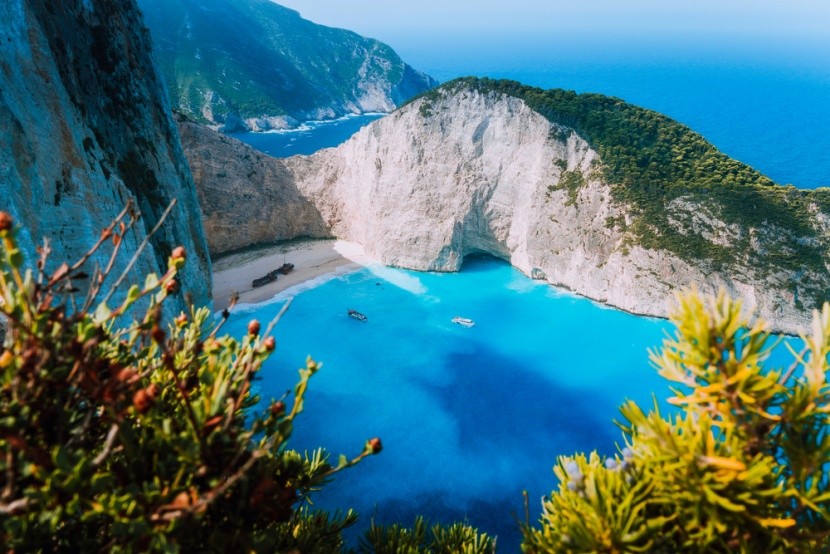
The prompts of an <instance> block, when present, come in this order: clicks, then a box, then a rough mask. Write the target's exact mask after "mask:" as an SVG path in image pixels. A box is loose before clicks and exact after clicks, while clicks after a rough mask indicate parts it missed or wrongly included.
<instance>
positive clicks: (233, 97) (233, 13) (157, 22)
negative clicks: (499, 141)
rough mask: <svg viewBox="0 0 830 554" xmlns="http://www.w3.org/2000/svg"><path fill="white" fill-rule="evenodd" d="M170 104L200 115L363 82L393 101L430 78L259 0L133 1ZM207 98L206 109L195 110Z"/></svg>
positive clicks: (335, 105)
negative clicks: (380, 86)
mask: <svg viewBox="0 0 830 554" xmlns="http://www.w3.org/2000/svg"><path fill="white" fill-rule="evenodd" d="M138 4H139V6H140V7H141V10H142V12H143V13H144V19H145V21H146V23H147V26H148V27H149V29H150V32H151V34H152V37H153V49H154V54H155V57H156V60H157V62H158V64H159V68H160V70H161V72H162V74H163V75H164V78H165V80H166V82H167V88H168V93H169V95H170V99H171V103H172V104H173V107H174V108H178V109H180V110H182V111H183V112H185V113H187V115H189V116H191V117H194V118H196V119H197V120H198V121H200V122H205V121H206V120H208V119H212V120H213V121H222V118H223V117H224V115H226V114H228V113H234V114H237V115H239V116H241V117H243V118H245V117H260V116H263V115H270V116H274V115H289V116H295V117H300V118H302V117H303V114H305V113H309V112H314V111H315V110H318V109H326V108H331V109H333V110H334V112H335V113H337V114H338V115H342V114H344V113H346V112H345V111H344V110H343V108H342V106H344V105H347V104H352V103H355V102H356V101H357V99H358V98H359V97H360V96H361V94H362V91H361V87H363V86H364V85H365V84H366V83H369V82H385V81H388V83H389V89H390V94H391V98H392V100H393V101H395V102H396V103H401V102H402V101H404V100H406V99H408V98H410V97H411V96H414V95H415V94H418V93H420V92H422V91H423V90H425V89H427V88H429V87H430V86H433V85H434V84H435V81H433V80H432V79H431V78H430V77H428V76H426V75H424V74H422V73H419V72H417V71H415V70H413V69H412V68H411V67H410V66H408V65H407V64H405V63H404V62H403V61H402V60H401V59H400V57H399V56H398V55H397V54H396V53H395V52H394V50H392V48H390V47H389V46H387V45H386V44H383V43H381V42H379V41H377V40H373V39H368V38H364V37H362V36H360V35H357V34H356V33H353V32H351V31H346V30H343V29H334V28H331V27H325V26H322V25H317V24H315V23H312V22H310V21H307V20H305V19H303V18H301V17H300V14H299V13H297V12H296V11H294V10H290V9H288V8H285V7H283V6H280V5H277V4H274V3H273V2H270V1H268V0H212V1H211V2H204V1H199V0H139V2H138ZM205 107H209V108H211V109H212V110H213V112H214V113H213V116H212V117H206V116H205V115H204V114H203V113H202V110H203V108H205Z"/></svg>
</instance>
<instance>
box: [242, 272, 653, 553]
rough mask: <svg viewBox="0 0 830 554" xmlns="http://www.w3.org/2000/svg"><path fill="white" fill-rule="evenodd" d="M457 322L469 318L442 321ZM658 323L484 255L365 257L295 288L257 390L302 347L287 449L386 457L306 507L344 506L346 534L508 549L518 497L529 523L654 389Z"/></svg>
mask: <svg viewBox="0 0 830 554" xmlns="http://www.w3.org/2000/svg"><path fill="white" fill-rule="evenodd" d="M283 303H284V299H277V300H275V301H274V302H272V303H271V304H265V305H261V306H259V307H248V308H246V309H243V310H241V311H240V312H237V313H235V314H234V315H232V316H231V319H230V320H229V322H228V326H229V327H228V328H229V330H230V332H231V333H233V334H235V335H239V336H241V335H242V334H244V333H245V329H246V326H247V322H248V321H249V319H250V318H252V317H256V318H258V319H259V320H260V321H262V322H263V323H264V322H266V321H269V320H270V319H271V318H273V317H274V316H275V315H276V313H277V312H278V311H279V309H280V308H281V307H282V305H283ZM348 309H357V310H359V311H361V312H363V313H364V314H366V315H367V317H368V322H366V323H361V322H358V321H356V320H354V319H352V318H350V317H348V316H347V314H346V312H347V310H348ZM457 315H459V316H462V317H468V318H471V319H473V320H474V321H475V322H476V325H475V326H474V327H472V328H464V327H461V326H458V325H454V324H452V323H451V322H450V320H451V319H452V318H453V317H454V316H457ZM668 329H669V325H668V323H667V322H665V321H662V320H656V319H651V318H643V317H636V316H632V315H629V314H626V313H623V312H619V311H616V310H610V309H606V308H603V307H601V306H599V305H597V304H595V303H593V302H590V301H588V300H585V299H583V298H577V297H574V296H571V295H567V294H563V293H561V292H559V291H557V290H556V289H554V288H553V287H550V286H548V285H546V284H543V283H540V282H538V281H532V280H530V279H528V278H526V277H525V276H523V275H522V274H521V273H519V272H518V271H516V270H515V269H513V268H512V267H510V266H509V265H508V264H506V263H504V262H501V261H498V260H494V259H491V258H472V259H468V260H467V261H466V262H465V264H464V267H463V268H462V271H461V272H460V273H457V274H439V273H419V272H413V271H402V270H396V269H389V268H384V267H382V266H378V267H375V268H369V269H362V270H360V271H357V272H355V273H350V274H347V275H345V276H340V277H336V278H333V279H331V280H328V281H327V282H325V283H324V284H321V285H319V286H316V287H314V288H310V289H309V290H306V291H304V292H301V293H299V294H297V295H296V297H295V298H294V300H293V303H292V305H291V307H290V309H289V311H288V312H287V314H286V315H285V317H284V319H283V320H282V321H281V322H280V324H279V326H278V327H277V329H276V332H275V335H276V338H277V343H278V346H277V352H276V354H275V355H274V356H273V357H272V358H271V359H270V360H268V362H267V364H266V366H265V368H264V369H263V371H262V372H261V374H260V376H261V380H260V381H259V382H258V386H259V392H260V393H261V395H262V397H263V399H264V400H265V401H266V402H267V401H269V400H270V399H271V398H278V397H280V396H281V395H282V394H283V392H285V391H286V390H288V389H290V388H292V386H293V384H294V383H295V381H296V377H297V369H298V368H299V367H301V366H302V365H303V364H304V361H305V358H306V356H307V355H309V354H310V355H312V356H313V357H314V358H315V359H316V360H318V361H321V362H323V368H322V370H321V371H320V372H319V374H318V375H316V376H315V377H314V378H313V381H312V384H311V386H310V389H309V393H308V401H307V404H306V409H307V411H306V413H304V414H303V415H302V416H301V419H300V420H298V423H297V426H296V433H295V436H294V439H293V441H292V447H293V448H295V449H299V450H303V449H311V448H314V447H317V446H323V447H325V448H327V449H328V450H329V451H330V452H332V453H333V454H334V455H339V454H340V453H345V454H347V455H349V456H352V455H355V454H357V453H359V452H360V451H361V449H362V446H363V444H364V442H365V441H366V440H367V439H369V438H371V437H373V436H379V437H381V438H382V440H383V444H384V450H383V452H382V453H381V454H380V455H379V456H376V457H372V458H370V459H368V460H366V461H365V462H364V463H362V464H361V465H359V466H358V467H356V468H353V469H351V470H348V472H346V473H343V474H341V475H339V476H337V478H336V479H335V481H334V482H333V483H332V484H331V485H330V486H328V487H327V488H326V489H324V491H323V492H321V493H319V494H318V495H316V497H315V498H314V500H315V504H316V505H317V506H319V507H322V508H329V509H334V508H338V507H341V508H342V507H347V506H351V507H354V508H355V509H357V510H358V511H359V513H360V514H361V515H362V516H363V518H362V521H361V522H360V523H359V525H358V526H359V527H365V526H367V525H368V521H369V519H370V518H371V517H372V515H373V514H376V519H377V520H378V521H381V522H393V521H403V522H410V523H411V521H412V520H413V518H414V517H415V515H416V514H424V515H426V516H427V517H429V518H430V519H431V520H433V521H445V522H449V521H456V520H464V519H466V520H467V521H469V522H470V523H472V524H474V525H477V526H479V527H481V528H482V529H483V530H486V531H488V532H491V533H494V534H497V535H499V537H500V539H499V543H500V545H501V547H502V548H501V549H500V551H502V552H513V551H516V550H517V545H518V544H519V533H518V528H517V526H516V524H515V520H514V518H513V516H512V513H513V512H515V513H516V514H523V501H522V491H523V490H527V491H528V492H529V497H530V508H531V518H532V519H533V520H536V519H537V518H538V516H539V514H540V512H541V510H540V506H541V504H540V502H541V497H542V495H544V494H547V493H549V492H550V491H551V490H552V489H553V488H554V487H555V485H556V481H555V478H554V475H553V473H552V471H551V468H552V466H553V464H554V463H555V461H556V458H557V456H558V455H562V454H570V453H573V452H575V451H591V450H594V449H596V450H598V451H599V452H601V453H605V454H610V453H613V452H615V448H616V445H617V444H618V443H619V441H620V438H621V435H620V433H619V431H618V430H617V428H616V427H615V425H614V424H613V420H614V419H615V418H617V417H618V411H617V408H618V407H619V405H620V404H621V403H622V402H623V401H624V400H625V399H633V400H636V401H637V402H639V403H641V404H642V405H645V406H649V405H651V403H652V394H655V395H656V396H657V397H658V398H660V399H661V402H662V399H664V398H665V397H666V396H667V394H668V387H667V384H666V382H665V381H664V380H663V379H661V378H660V377H659V376H658V375H657V374H656V372H655V371H654V370H653V369H651V368H650V367H649V363H648V360H647V349H648V348H650V347H654V346H656V345H658V344H660V342H661V340H662V338H663V337H664V333H665V332H666V330H668Z"/></svg>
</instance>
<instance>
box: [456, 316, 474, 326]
mask: <svg viewBox="0 0 830 554" xmlns="http://www.w3.org/2000/svg"><path fill="white" fill-rule="evenodd" d="M452 322H453V323H455V324H457V325H461V326H462V327H472V326H473V325H475V324H476V322H475V321H473V320H472V319H468V318H466V317H459V316H455V317H454V318H452Z"/></svg>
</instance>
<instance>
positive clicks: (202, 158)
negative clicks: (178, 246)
mask: <svg viewBox="0 0 830 554" xmlns="http://www.w3.org/2000/svg"><path fill="white" fill-rule="evenodd" d="M176 119H177V121H178V124H179V133H180V135H181V140H182V146H183V147H184V149H185V152H186V153H187V156H188V158H189V160H190V169H191V171H192V172H193V179H194V180H195V181H196V183H197V184H198V187H197V190H198V194H199V202H200V203H201V205H202V212H203V213H204V228H205V235H206V236H207V242H208V247H209V249H210V253H211V255H213V256H216V255H219V254H223V253H226V252H230V251H233V250H237V249H239V248H244V247H246V246H249V245H252V244H260V243H269V242H274V241H277V240H283V239H292V238H295V237H313V238H321V237H328V236H330V232H329V229H328V227H327V226H326V224H325V223H324V222H323V219H322V217H321V216H320V212H319V211H318V210H317V208H316V207H315V206H314V204H312V203H311V202H310V201H309V200H308V199H307V198H306V197H305V196H303V195H302V194H301V193H300V191H299V189H297V186H296V184H295V183H294V178H293V175H292V174H291V173H290V172H289V171H288V170H287V169H286V167H285V164H284V163H283V161H282V160H278V159H276V158H271V157H269V156H266V155H264V154H261V153H260V152H258V151H257V150H254V149H253V148H251V147H250V146H248V145H247V144H244V143H242V142H240V141H238V140H236V139H233V138H230V137H228V136H225V135H221V134H219V133H216V132H214V131H211V130H210V129H208V128H207V127H205V126H203V125H199V124H197V123H193V122H192V121H190V120H188V119H187V118H185V117H184V116H182V115H180V114H179V115H177V116H176Z"/></svg>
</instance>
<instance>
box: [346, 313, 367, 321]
mask: <svg viewBox="0 0 830 554" xmlns="http://www.w3.org/2000/svg"><path fill="white" fill-rule="evenodd" d="M349 317H353V318H355V319H356V320H358V321H364V322H365V321H369V318H368V317H366V316H365V315H363V314H362V313H360V312H358V311H357V310H349Z"/></svg>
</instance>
